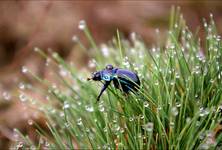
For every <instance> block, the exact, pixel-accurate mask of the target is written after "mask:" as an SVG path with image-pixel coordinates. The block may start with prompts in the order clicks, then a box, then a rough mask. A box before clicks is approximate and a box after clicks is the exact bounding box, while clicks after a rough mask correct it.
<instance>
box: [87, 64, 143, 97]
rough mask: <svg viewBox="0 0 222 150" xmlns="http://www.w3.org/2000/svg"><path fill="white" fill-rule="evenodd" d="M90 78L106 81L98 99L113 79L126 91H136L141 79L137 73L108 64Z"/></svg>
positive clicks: (115, 83) (115, 85) (118, 86)
mask: <svg viewBox="0 0 222 150" xmlns="http://www.w3.org/2000/svg"><path fill="white" fill-rule="evenodd" d="M88 80H94V81H105V83H104V85H103V88H102V89H101V91H100V94H99V96H98V97H97V100H99V99H100V97H101V95H102V93H103V92H104V91H105V90H106V88H107V87H108V86H109V85H110V83H111V81H113V84H114V87H115V88H117V89H120V90H122V91H123V92H124V93H129V92H133V93H135V92H136V91H137V90H138V89H139V86H140V80H139V77H138V76H137V74H136V73H134V72H132V71H129V70H126V69H120V68H114V67H113V66H112V65H107V66H106V68H105V69H103V70H101V71H97V72H94V73H93V74H92V77H91V78H88Z"/></svg>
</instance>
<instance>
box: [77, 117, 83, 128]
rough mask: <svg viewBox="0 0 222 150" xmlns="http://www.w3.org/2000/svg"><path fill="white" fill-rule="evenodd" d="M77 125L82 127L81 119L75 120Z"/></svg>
mask: <svg viewBox="0 0 222 150" xmlns="http://www.w3.org/2000/svg"><path fill="white" fill-rule="evenodd" d="M77 125H79V126H80V125H82V118H79V119H77Z"/></svg>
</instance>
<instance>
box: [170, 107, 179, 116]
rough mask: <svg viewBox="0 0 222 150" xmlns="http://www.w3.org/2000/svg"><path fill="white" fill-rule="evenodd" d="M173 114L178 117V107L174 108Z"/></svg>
mask: <svg viewBox="0 0 222 150" xmlns="http://www.w3.org/2000/svg"><path fill="white" fill-rule="evenodd" d="M171 113H172V114H173V116H177V115H178V110H177V107H173V108H172V110H171Z"/></svg>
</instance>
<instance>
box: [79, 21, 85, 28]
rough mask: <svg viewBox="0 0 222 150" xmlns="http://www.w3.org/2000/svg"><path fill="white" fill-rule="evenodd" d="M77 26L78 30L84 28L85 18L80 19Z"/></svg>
mask: <svg viewBox="0 0 222 150" xmlns="http://www.w3.org/2000/svg"><path fill="white" fill-rule="evenodd" d="M78 27H79V29H80V30H84V29H85V28H86V22H85V20H80V21H79V26H78Z"/></svg>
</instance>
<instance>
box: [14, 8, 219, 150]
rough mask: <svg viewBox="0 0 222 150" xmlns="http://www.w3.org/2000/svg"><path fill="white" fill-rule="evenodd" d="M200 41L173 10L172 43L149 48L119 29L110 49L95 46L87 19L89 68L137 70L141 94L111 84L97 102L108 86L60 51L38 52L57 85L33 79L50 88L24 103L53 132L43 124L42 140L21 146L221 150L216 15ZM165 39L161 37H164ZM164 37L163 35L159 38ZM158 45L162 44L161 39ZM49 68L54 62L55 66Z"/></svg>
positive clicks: (24, 96) (38, 129) (24, 98)
mask: <svg viewBox="0 0 222 150" xmlns="http://www.w3.org/2000/svg"><path fill="white" fill-rule="evenodd" d="M203 26H204V29H205V36H204V37H203V38H201V39H200V38H199V37H198V34H193V33H192V32H191V31H190V30H189V29H188V27H187V26H186V24H185V21H184V19H183V17H182V15H181V14H180V13H179V12H178V11H176V10H175V9H172V14H171V18H170V28H169V33H168V35H167V40H166V43H165V45H164V46H163V45H158V44H154V46H153V47H149V46H147V45H146V44H145V43H144V42H143V40H142V39H141V38H140V37H139V35H137V34H136V33H132V35H131V39H130V40H125V39H123V38H122V36H121V34H120V32H118V31H117V35H116V36H115V37H114V38H113V39H112V40H111V41H110V42H108V43H107V44H102V45H101V46H98V45H96V44H95V42H94V40H93V37H92V35H91V34H90V32H89V30H88V28H87V25H86V24H85V22H84V21H81V22H80V26H79V28H80V29H81V30H83V32H84V33H85V34H86V37H87V38H88V39H89V42H90V43H91V45H92V48H91V49H90V50H87V49H85V47H84V46H83V45H82V43H81V41H80V40H79V39H78V38H76V37H74V38H73V39H74V41H75V42H77V43H78V44H79V45H80V48H82V49H83V50H84V51H85V52H87V53H88V54H89V56H91V60H90V61H89V68H95V70H101V69H103V68H104V67H105V65H106V64H113V65H114V66H116V67H120V68H125V69H129V70H132V71H134V72H137V74H138V76H139V78H140V80H141V86H140V90H139V91H138V92H137V94H132V93H131V94H129V95H127V96H126V95H124V94H123V93H122V92H121V91H120V90H117V89H115V88H114V86H110V87H109V88H108V90H107V91H106V92H105V93H104V94H103V96H102V97H101V99H100V101H99V102H97V103H96V97H97V96H98V94H99V91H100V89H101V87H102V83H101V82H94V81H87V80H86V78H87V77H89V76H90V72H89V71H83V70H79V69H76V67H75V66H74V65H73V64H71V63H69V62H65V61H64V60H63V59H62V58H61V57H60V56H59V55H58V54H56V53H52V54H51V55H46V54H45V53H44V52H43V51H41V50H39V49H36V51H37V52H38V53H39V54H40V55H42V57H44V58H45V59H46V60H47V61H46V62H47V64H46V65H48V67H50V66H54V68H57V71H54V72H53V74H54V75H55V76H56V83H55V82H53V80H52V81H50V80H45V79H41V78H39V77H37V76H35V75H34V74H33V73H32V72H31V71H29V70H28V68H26V67H23V68H22V71H23V73H25V74H31V75H32V76H33V78H35V79H36V80H38V81H39V82H40V83H41V84H42V85H43V87H44V88H43V89H39V88H37V89H34V88H31V90H33V91H34V92H36V93H39V94H41V95H43V97H44V98H42V99H43V100H35V99H33V98H32V97H31V96H28V95H27V94H26V93H25V92H23V86H22V85H20V91H21V92H20V99H21V101H23V102H25V103H30V105H33V107H35V108H36V109H38V110H39V111H41V112H43V114H44V116H45V117H46V118H47V122H46V125H47V127H48V129H49V131H48V132H46V131H44V130H43V129H42V128H41V127H39V126H38V124H36V123H31V121H30V124H31V125H32V126H35V127H36V133H37V134H38V135H39V139H40V140H39V141H38V142H37V143H34V142H33V141H31V140H30V139H29V137H26V136H23V135H21V134H20V133H18V134H19V135H20V136H21V137H22V138H21V140H20V141H18V145H17V147H23V148H27V147H31V148H37V149H188V150H189V149H220V148H222V146H221V144H222V143H221V142H222V134H220V132H217V131H219V128H221V126H220V122H221V121H222V119H221V107H222V82H221V77H222V46H221V37H220V36H219V35H218V34H217V31H216V27H215V23H214V21H213V17H212V15H210V17H209V19H207V21H204V23H203ZM158 34H161V33H159V32H158ZM159 36H160V35H159ZM157 43H158V42H157ZM49 64H50V65H49Z"/></svg>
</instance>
